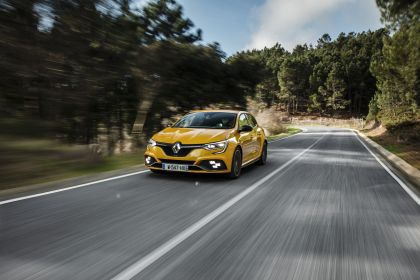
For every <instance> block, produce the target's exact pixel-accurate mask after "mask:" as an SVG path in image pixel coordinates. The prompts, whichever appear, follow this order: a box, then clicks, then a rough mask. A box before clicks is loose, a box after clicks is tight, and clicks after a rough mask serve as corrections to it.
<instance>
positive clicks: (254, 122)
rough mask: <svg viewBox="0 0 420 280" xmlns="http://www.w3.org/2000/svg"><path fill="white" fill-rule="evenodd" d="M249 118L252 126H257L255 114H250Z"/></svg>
mask: <svg viewBox="0 0 420 280" xmlns="http://www.w3.org/2000/svg"><path fill="white" fill-rule="evenodd" d="M248 119H249V122H250V123H251V126H252V127H256V126H257V125H258V123H257V120H256V119H255V118H254V116H253V115H248Z"/></svg>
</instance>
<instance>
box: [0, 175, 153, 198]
mask: <svg viewBox="0 0 420 280" xmlns="http://www.w3.org/2000/svg"><path fill="white" fill-rule="evenodd" d="M145 172H149V170H142V171H138V172H133V173H128V174H124V175H120V176H115V177H111V178H106V179H102V180H98V181H93V182H89V183H84V184H80V185H76V186H71V187H67V188H62V189H57V190H53V191H48V192H43V193H37V194H33V195H28V196H22V197H17V198H12V199H8V200H3V201H0V205H3V204H7V203H12V202H16V201H20V200H25V199H30V198H34V197H38V196H44V195H49V194H53V193H59V192H64V191H68V190H74V189H78V188H82V187H86V186H90V185H94V184H98V183H103V182H107V181H112V180H117V179H121V178H124V177H129V176H134V175H137V174H141V173H145Z"/></svg>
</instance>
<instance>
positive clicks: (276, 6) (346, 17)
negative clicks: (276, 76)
mask: <svg viewBox="0 0 420 280" xmlns="http://www.w3.org/2000/svg"><path fill="white" fill-rule="evenodd" d="M257 18H258V25H257V28H255V32H254V33H253V34H252V35H251V38H250V42H249V44H248V45H247V47H246V48H247V49H249V48H258V49H259V48H263V47H265V46H268V47H270V46H272V45H274V44H275V43H277V42H279V43H280V44H281V45H282V46H283V47H285V48H286V49H288V50H292V49H293V48H294V47H295V46H296V45H297V44H303V43H313V44H314V43H316V40H317V39H318V38H319V37H320V36H321V35H322V34H324V33H330V34H331V35H336V34H338V33H339V32H340V31H343V32H350V31H362V30H367V29H376V28H378V27H380V23H379V11H378V9H377V8H376V6H375V3H374V0H266V2H265V3H264V4H263V5H262V6H261V7H259V8H258V10H257Z"/></svg>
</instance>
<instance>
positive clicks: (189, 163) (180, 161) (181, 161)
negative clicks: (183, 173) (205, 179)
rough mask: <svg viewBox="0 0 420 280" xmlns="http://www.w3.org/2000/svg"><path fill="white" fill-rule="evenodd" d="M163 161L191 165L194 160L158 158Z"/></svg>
mask: <svg viewBox="0 0 420 280" xmlns="http://www.w3.org/2000/svg"><path fill="white" fill-rule="evenodd" d="M159 160H160V161H161V162H163V163H174V164H187V165H193V164H194V162H195V161H193V160H175V159H161V158H160V159H159Z"/></svg>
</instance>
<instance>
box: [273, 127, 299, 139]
mask: <svg viewBox="0 0 420 280" xmlns="http://www.w3.org/2000/svg"><path fill="white" fill-rule="evenodd" d="M301 131H302V130H301V129H299V128H295V127H288V128H287V131H286V132H283V133H280V134H276V135H270V136H267V140H269V141H271V140H276V139H280V138H284V137H287V136H290V135H293V134H296V133H299V132H301Z"/></svg>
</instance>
